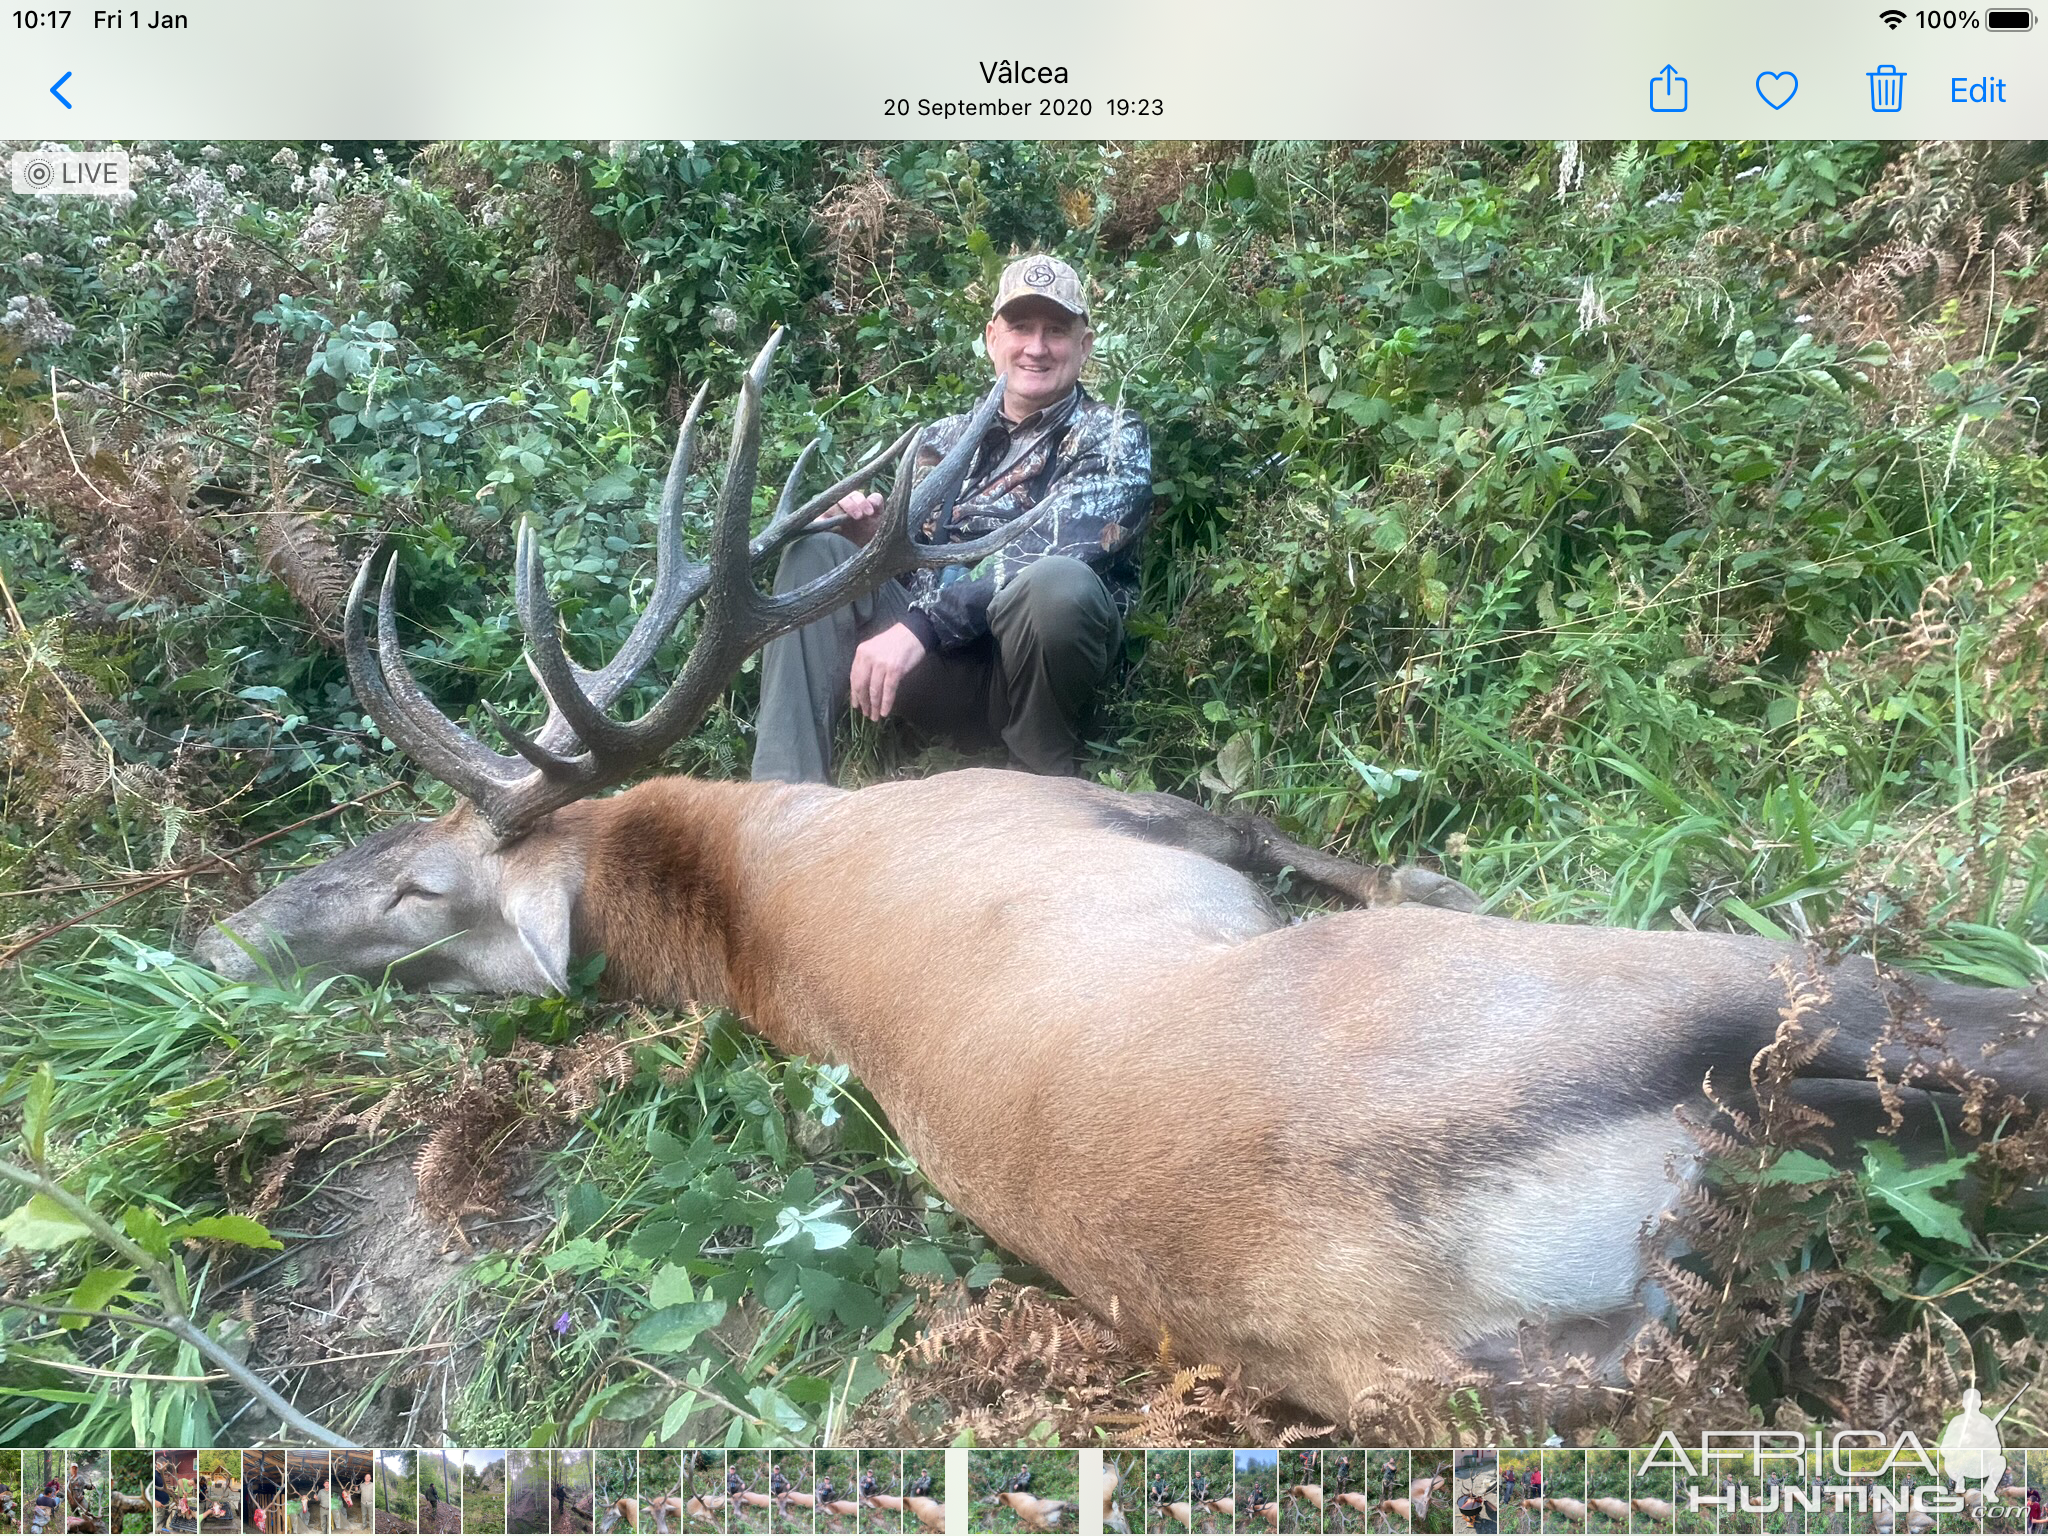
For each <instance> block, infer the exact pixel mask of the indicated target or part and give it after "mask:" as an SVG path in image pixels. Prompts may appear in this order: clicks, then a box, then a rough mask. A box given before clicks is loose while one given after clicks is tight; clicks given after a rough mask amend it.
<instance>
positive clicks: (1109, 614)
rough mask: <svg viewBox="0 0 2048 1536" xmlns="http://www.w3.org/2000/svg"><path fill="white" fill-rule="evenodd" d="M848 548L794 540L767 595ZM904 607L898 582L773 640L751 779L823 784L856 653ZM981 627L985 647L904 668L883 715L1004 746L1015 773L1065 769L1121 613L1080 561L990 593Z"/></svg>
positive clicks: (831, 537) (970, 744)
mask: <svg viewBox="0 0 2048 1536" xmlns="http://www.w3.org/2000/svg"><path fill="white" fill-rule="evenodd" d="M857 548H858V546H856V545H855V544H854V543H853V541H852V540H850V539H847V538H843V537H841V536H840V535H839V534H836V533H814V534H811V535H809V536H807V537H805V538H802V539H799V540H797V541H796V542H795V543H793V544H791V545H790V546H789V547H788V548H787V549H786V550H784V551H783V553H782V563H781V565H780V566H779V567H778V568H777V570H776V572H775V590H776V591H777V592H789V591H793V590H795V589H796V588H798V587H801V586H804V585H806V584H807V583H809V582H812V581H815V580H817V578H818V577H820V576H822V575H824V574H825V573H826V572H827V571H829V570H831V569H832V568H833V567H834V566H837V565H839V564H841V563H843V562H844V561H847V560H850V559H852V558H853V556H854V554H855V553H856V551H857ZM909 606H910V603H909V594H908V593H906V592H905V591H904V589H903V587H902V586H901V585H900V584H899V583H897V582H893V581H891V582H885V583H884V584H883V585H882V587H881V588H880V589H879V590H877V591H875V592H872V593H870V594H869V595H868V596H866V597H861V598H856V599H855V600H854V601H852V602H850V603H848V604H847V605H846V606H845V607H843V608H839V609H836V610H834V611H833V612H831V613H828V614H826V615H825V617H823V618H822V619H817V620H814V621H813V622H811V623H810V624H807V625H805V626H804V627H803V628H802V629H799V630H796V631H794V632H793V633H791V634H787V635H782V636H779V637H778V638H776V639H774V640H771V641H769V642H768V646H767V649H766V650H765V651H763V652H762V656H761V718H760V721H759V723H758V735H757V739H756V741H755V743H754V777H755V778H757V779H780V780H783V781H784V782H787V783H804V782H810V783H830V782H831V780H832V735H833V732H834V730H835V729H836V728H837V727H838V724H839V718H840V716H841V715H843V714H845V713H846V707H847V703H848V700H849V697H850V695H851V686H850V674H851V673H852V670H853V653H854V650H855V649H856V648H857V647H858V646H859V645H860V643H861V641H863V640H865V639H867V638H868V637H869V636H870V635H875V634H879V633H881V632H882V631H883V630H885V629H887V628H888V627H889V626H890V625H892V624H895V623H898V622H899V621H901V619H902V617H903V615H904V613H905V612H906V611H907V610H908V608H909ZM988 619H989V633H988V634H986V635H984V636H983V637H982V638H981V639H980V640H978V641H976V642H974V643H973V644H971V645H968V646H964V647H962V648H960V649H958V650H939V651H931V652H927V653H926V655H925V658H924V660H922V661H920V662H919V663H918V664H917V665H916V666H915V667H913V668H911V670H910V672H909V674H908V675H907V676H906V677H905V678H904V679H903V682H902V685H901V686H900V687H899V689H898V690H897V694H896V706H895V710H894V713H893V714H892V716H891V718H893V719H898V720H902V721H904V722H906V723H907V724H909V725H910V726H912V727H913V728H915V729H917V730H919V731H922V732H925V733H927V734H930V735H935V736H942V737H945V738H947V739H949V740H951V741H953V742H955V743H957V744H958V745H959V746H961V747H963V748H965V749H967V750H969V751H976V750H982V749H985V748H988V747H991V746H994V745H996V744H997V743H1000V744H1001V745H1003V746H1004V747H1006V748H1008V750H1009V754H1010V765H1011V766H1012V767H1013V768H1025V769H1029V770H1030V771H1031V772H1033V773H1052V774H1070V773H1073V772H1074V771H1075V764H1076V758H1077V756H1078V754H1079V751H1080V746H1081V739H1082V733H1083V731H1084V730H1085V728H1086V726H1087V723H1088V715H1089V712H1090V710H1091V709H1092V707H1093V705H1094V702H1095V696H1096V694H1097V692H1098V691H1100V689H1101V687H1102V684H1103V682H1104V681H1105V680H1106V679H1107V678H1108V677H1109V675H1110V672H1111V669H1112V667H1113V666H1114V663H1115V660H1116V654H1117V647H1118V645H1119V644H1120V642H1121V641H1122V638H1123V624H1122V622H1121V620H1119V618H1118V617H1117V611H1116V604H1115V603H1114V602H1112V601H1111V600H1110V596H1109V592H1108V590H1107V589H1106V588H1105V587H1104V586H1103V585H1102V579H1101V578H1100V577H1098V576H1097V575H1096V574H1095V572H1093V571H1092V570H1090V569H1089V568H1088V567H1087V566H1086V565H1085V564H1083V563H1082V562H1081V561H1079V560H1072V559H1069V558H1067V557H1066V556H1064V555H1047V556H1045V557H1044V558H1042V559H1038V560H1034V561H1033V562H1032V563H1031V564H1030V565H1028V566H1026V567H1025V569H1024V571H1023V572H1022V574H1020V575H1019V576H1017V577H1016V578H1015V579H1014V580H1013V581H1011V582H1010V583H1009V584H1008V585H1007V586H1005V587H1004V588H1003V589H1002V591H1000V592H998V593H997V594H996V597H995V601H994V602H993V603H991V604H990V605H989V613H988Z"/></svg>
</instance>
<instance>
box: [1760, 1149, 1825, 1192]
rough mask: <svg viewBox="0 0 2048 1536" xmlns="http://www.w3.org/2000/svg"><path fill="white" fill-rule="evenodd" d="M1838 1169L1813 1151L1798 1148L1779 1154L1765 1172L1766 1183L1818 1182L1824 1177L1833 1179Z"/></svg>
mask: <svg viewBox="0 0 2048 1536" xmlns="http://www.w3.org/2000/svg"><path fill="white" fill-rule="evenodd" d="M1835 1173H1836V1170H1835V1169H1834V1168H1833V1167H1831V1166H1829V1165H1828V1164H1827V1163H1824V1162H1822V1161H1821V1160H1820V1159H1819V1158H1817V1157H1815V1156H1814V1155H1813V1154H1812V1153H1811V1152H1800V1151H1797V1150H1794V1151H1790V1152H1784V1153H1781V1154H1779V1157H1778V1160H1777V1161H1776V1162H1775V1163H1772V1164H1771V1166H1770V1170H1769V1171H1768V1172H1767V1173H1765V1174H1764V1179H1763V1181H1764V1183H1766V1184H1818V1183H1820V1182H1821V1180H1823V1179H1832V1178H1833V1177H1834V1176H1835Z"/></svg>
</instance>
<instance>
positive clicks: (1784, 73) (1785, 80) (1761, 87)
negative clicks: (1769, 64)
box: [1756, 69, 1799, 112]
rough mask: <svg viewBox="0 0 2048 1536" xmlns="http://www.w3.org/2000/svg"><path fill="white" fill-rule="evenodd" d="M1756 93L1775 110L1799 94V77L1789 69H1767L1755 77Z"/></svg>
mask: <svg viewBox="0 0 2048 1536" xmlns="http://www.w3.org/2000/svg"><path fill="white" fill-rule="evenodd" d="M1756 93H1757V95H1759V96H1761V97H1763V99H1764V102H1765V104H1766V105H1767V106H1769V107H1770V109H1771V110H1772V111H1773V112H1776V111H1778V110H1779V109H1780V108H1782V107H1783V106H1784V105H1785V103H1786V102H1788V101H1790V100H1791V99H1792V98H1793V97H1794V96H1797V95H1798V94H1799V77H1798V76H1797V75H1795V74H1793V73H1792V71H1791V70H1789V69H1767V70H1765V71H1764V72H1763V73H1762V74H1760V75H1758V76H1757V77H1756Z"/></svg>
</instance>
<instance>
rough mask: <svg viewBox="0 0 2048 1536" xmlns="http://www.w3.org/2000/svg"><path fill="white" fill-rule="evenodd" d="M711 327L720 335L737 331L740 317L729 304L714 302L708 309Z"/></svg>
mask: <svg viewBox="0 0 2048 1536" xmlns="http://www.w3.org/2000/svg"><path fill="white" fill-rule="evenodd" d="M709 313H710V316H711V328H712V329H713V330H714V331H716V332H718V334H719V335H721V336H734V335H737V334H738V333H739V328H740V317H739V315H738V313H737V312H736V311H735V310H734V309H733V307H732V306H731V305H730V304H714V305H712V306H711V309H710V312H709Z"/></svg>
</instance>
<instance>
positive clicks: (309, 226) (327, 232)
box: [298, 203, 341, 252]
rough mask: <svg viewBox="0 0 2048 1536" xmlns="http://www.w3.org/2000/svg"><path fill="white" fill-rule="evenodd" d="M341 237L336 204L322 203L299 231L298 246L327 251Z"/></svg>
mask: <svg viewBox="0 0 2048 1536" xmlns="http://www.w3.org/2000/svg"><path fill="white" fill-rule="evenodd" d="M340 239H341V220H340V219H338V218H337V217H336V216H335V211H334V204H333V203H322V204H321V205H320V206H319V207H318V208H315V209H314V210H313V216H312V217H311V218H310V219H308V220H306V227H305V228H304V229H302V230H300V231H299V239H298V247H299V249H300V250H301V251H307V252H316V251H325V250H328V249H329V248H331V247H332V246H334V245H335V244H336V243H337V242H338V241H339V240H340Z"/></svg>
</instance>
